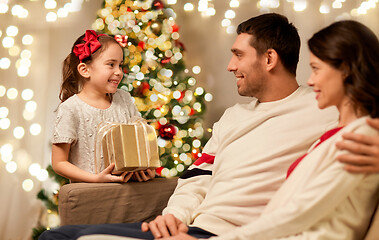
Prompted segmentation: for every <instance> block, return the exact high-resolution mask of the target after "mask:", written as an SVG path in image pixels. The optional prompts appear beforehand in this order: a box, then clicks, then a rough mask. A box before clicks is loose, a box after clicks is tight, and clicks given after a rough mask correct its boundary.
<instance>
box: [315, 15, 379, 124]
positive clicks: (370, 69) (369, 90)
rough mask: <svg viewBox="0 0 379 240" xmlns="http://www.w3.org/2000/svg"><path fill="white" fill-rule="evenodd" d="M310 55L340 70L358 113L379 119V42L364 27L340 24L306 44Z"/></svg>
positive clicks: (354, 23)
mask: <svg viewBox="0 0 379 240" xmlns="http://www.w3.org/2000/svg"><path fill="white" fill-rule="evenodd" d="M308 46H309V49H310V51H311V52H312V54H314V55H315V56H316V57H317V58H319V59H320V60H322V61H324V62H326V63H328V64H330V65H331V66H332V67H334V68H335V69H338V70H341V71H342V72H343V73H344V75H345V76H346V78H345V79H344V88H345V93H346V95H347V96H348V97H349V98H350V99H351V101H352V103H353V107H354V110H355V111H356V112H357V113H358V112H359V113H363V114H369V115H370V116H371V117H379V41H378V38H377V37H376V36H375V34H374V33H373V32H372V31H371V30H370V29H369V28H367V27H366V26H365V25H363V24H361V23H359V22H356V21H352V20H346V21H340V22H335V23H333V24H331V25H330V26H328V27H326V28H324V29H322V30H320V31H319V32H317V33H315V34H314V35H313V36H312V38H311V39H309V41H308Z"/></svg>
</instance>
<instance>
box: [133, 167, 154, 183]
mask: <svg viewBox="0 0 379 240" xmlns="http://www.w3.org/2000/svg"><path fill="white" fill-rule="evenodd" d="M153 178H155V172H154V171H153V170H151V169H149V168H148V169H146V171H142V170H141V171H137V172H134V173H133V180H136V181H138V182H146V181H149V180H150V179H153Z"/></svg>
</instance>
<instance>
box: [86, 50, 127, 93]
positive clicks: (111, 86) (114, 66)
mask: <svg viewBox="0 0 379 240" xmlns="http://www.w3.org/2000/svg"><path fill="white" fill-rule="evenodd" d="M122 63H123V52H122V49H121V47H120V45H118V44H116V43H109V45H108V46H107V48H106V49H105V50H104V51H103V52H102V53H101V54H100V55H98V56H97V57H96V58H95V59H93V61H92V62H91V63H90V64H88V72H89V81H87V82H86V83H85V87H86V88H88V87H90V88H91V90H92V91H97V92H99V93H101V94H105V93H115V92H116V91H117V86H118V84H119V83H120V81H121V80H122V77H123V72H122V70H121V65H122Z"/></svg>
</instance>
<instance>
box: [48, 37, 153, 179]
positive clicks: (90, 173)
mask: <svg viewBox="0 0 379 240" xmlns="http://www.w3.org/2000/svg"><path fill="white" fill-rule="evenodd" d="M122 63H123V50H122V48H121V46H120V45H119V44H118V42H117V41H116V40H115V39H114V38H112V37H110V36H108V35H105V34H98V33H96V32H95V31H93V30H87V31H86V33H85V34H83V35H82V36H80V37H79V38H78V39H77V40H76V42H75V43H74V45H73V47H72V50H71V53H70V54H69V55H68V56H67V58H66V59H65V61H64V63H63V82H62V86H61V91H60V96H59V97H60V99H61V101H62V102H61V104H60V105H59V107H58V109H57V118H56V122H55V131H54V136H53V140H52V143H53V146H52V165H53V169H54V171H55V172H56V173H58V174H59V175H62V176H64V177H66V178H69V179H70V180H71V181H72V182H127V181H128V180H129V179H130V178H131V177H132V175H133V174H132V173H127V172H124V173H123V174H122V175H120V176H116V175H112V174H111V172H112V170H113V168H114V164H111V165H110V166H108V167H107V168H106V169H104V170H103V171H102V172H100V173H99V174H95V160H94V155H95V154H94V147H95V136H96V131H97V129H96V127H97V126H98V125H99V123H101V122H103V121H109V122H119V123H127V122H128V120H129V119H131V118H132V117H140V113H139V112H138V110H137V108H136V107H135V106H134V104H133V101H132V98H131V96H130V94H129V93H128V92H126V91H123V90H120V89H117V86H118V84H119V83H120V81H121V80H122V78H123V72H122V69H121V65H122ZM146 172H147V174H145V172H143V171H140V172H136V173H135V174H134V176H135V178H136V179H137V180H138V181H147V180H149V179H150V178H153V177H154V173H153V172H152V171H151V170H150V169H148V170H147V171H146Z"/></svg>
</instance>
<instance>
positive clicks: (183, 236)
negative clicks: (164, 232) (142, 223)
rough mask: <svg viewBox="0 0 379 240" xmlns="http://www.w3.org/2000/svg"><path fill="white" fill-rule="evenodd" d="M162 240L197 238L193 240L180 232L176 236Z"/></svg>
mask: <svg viewBox="0 0 379 240" xmlns="http://www.w3.org/2000/svg"><path fill="white" fill-rule="evenodd" d="M162 240H197V238H194V237H192V236H190V235H188V234H187V233H182V232H181V233H179V234H178V235H176V236H172V237H167V238H162Z"/></svg>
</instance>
